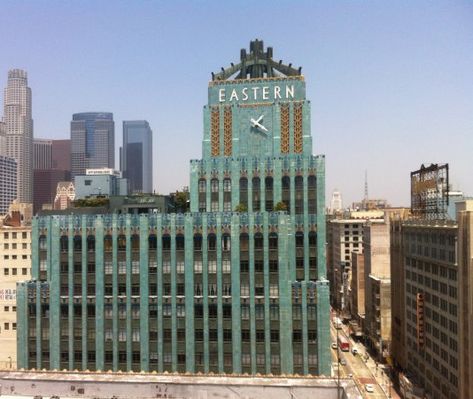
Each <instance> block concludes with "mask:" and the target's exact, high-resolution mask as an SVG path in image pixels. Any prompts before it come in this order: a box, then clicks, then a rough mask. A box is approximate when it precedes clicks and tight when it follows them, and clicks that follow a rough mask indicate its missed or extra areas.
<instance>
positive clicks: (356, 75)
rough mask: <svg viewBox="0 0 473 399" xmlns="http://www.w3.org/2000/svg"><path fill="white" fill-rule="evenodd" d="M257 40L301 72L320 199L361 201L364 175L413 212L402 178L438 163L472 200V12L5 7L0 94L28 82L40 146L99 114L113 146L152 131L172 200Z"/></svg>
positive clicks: (449, 7)
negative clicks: (17, 77)
mask: <svg viewBox="0 0 473 399" xmlns="http://www.w3.org/2000/svg"><path fill="white" fill-rule="evenodd" d="M255 38H259V39H263V40H264V41H265V46H266V45H269V46H272V47H273V48H274V58H275V59H283V60H284V61H285V62H286V63H290V62H291V63H293V65H294V66H296V67H298V66H302V72H303V74H304V75H305V77H306V82H307V97H308V99H310V100H311V103H312V135H313V136H314V149H313V152H314V154H320V153H322V154H325V155H326V160H327V164H326V168H327V172H326V176H327V185H326V193H327V199H328V200H329V199H330V197H331V193H332V191H333V190H334V189H335V188H338V189H339V190H340V191H341V192H342V194H343V199H344V204H345V205H348V204H349V203H351V202H352V201H355V200H359V199H361V198H362V197H363V193H364V174H365V169H366V170H367V171H368V180H369V194H370V197H377V198H387V199H388V200H389V201H390V202H391V204H393V205H408V204H409V172H410V171H412V170H416V169H418V168H419V167H420V165H421V164H422V163H425V164H430V163H432V162H433V163H444V162H448V163H449V164H450V180H451V182H452V184H453V188H454V189H461V190H463V191H464V192H465V193H467V194H469V195H473V168H472V164H473V162H472V158H473V3H472V2H470V1H465V2H454V1H446V2H443V1H435V2H432V1H428V2H423V1H415V2H413V1H406V2H403V1H384V2H383V1H376V2H375V1H373V2H369V1H363V2H354V1H351V2H334V1H318V2H315V1H307V2H303V1H301V2H296V1H290V2H289V1H287V2H286V1H233V2H226V1H215V2H207V1H194V2H181V1H162V2H159V1H74V2H72V1H55V2H53V1H29V2H26V1H18V0H15V1H6V0H2V2H1V3H0V86H1V87H4V86H5V85H6V80H7V71H8V70H9V69H11V68H24V69H26V70H27V71H28V78H29V85H30V87H31V88H32V90H33V118H34V135H35V137H41V138H69V124H70V120H71V117H72V114H73V113H76V112H84V111H107V112H113V114H114V119H115V124H116V129H115V130H116V133H115V134H116V143H117V147H118V145H119V144H121V141H122V121H123V120H130V119H147V120H148V121H149V122H150V125H151V127H152V129H153V133H154V147H155V148H154V153H155V173H154V174H155V178H154V185H155V188H156V189H157V190H158V191H159V192H162V193H167V192H169V191H173V190H175V189H178V188H181V187H182V186H185V185H187V184H188V180H189V159H198V158H200V157H201V138H202V129H203V127H202V107H203V105H204V104H205V103H206V101H207V83H208V81H209V80H210V73H211V72H212V71H218V70H219V69H220V67H222V66H225V67H226V66H228V65H229V64H230V62H236V61H238V60H239V57H240V49H241V48H248V45H249V42H250V40H252V39H255ZM0 96H1V101H2V103H3V93H1V94H0ZM117 164H118V157H117Z"/></svg>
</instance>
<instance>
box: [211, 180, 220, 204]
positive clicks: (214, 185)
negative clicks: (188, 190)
mask: <svg viewBox="0 0 473 399" xmlns="http://www.w3.org/2000/svg"><path fill="white" fill-rule="evenodd" d="M210 189H211V193H210V211H211V212H218V201H219V199H218V180H217V179H212V180H211V181H210Z"/></svg>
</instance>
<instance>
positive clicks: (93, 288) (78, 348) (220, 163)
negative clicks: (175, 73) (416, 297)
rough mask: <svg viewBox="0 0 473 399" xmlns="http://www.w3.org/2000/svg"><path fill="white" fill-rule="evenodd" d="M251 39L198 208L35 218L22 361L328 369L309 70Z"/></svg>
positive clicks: (225, 79)
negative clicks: (275, 55) (307, 83)
mask: <svg viewBox="0 0 473 399" xmlns="http://www.w3.org/2000/svg"><path fill="white" fill-rule="evenodd" d="M250 46H251V47H250V51H249V53H247V52H246V51H245V50H242V51H241V59H240V62H238V63H237V64H233V63H232V64H231V66H230V67H228V68H226V69H225V68H222V70H221V72H219V73H217V74H212V80H211V82H210V83H209V89H208V95H209V96H208V104H207V105H206V106H205V107H204V138H203V156H202V159H201V160H198V161H197V160H196V161H191V171H190V212H189V213H186V214H154V213H149V214H140V215H132V214H117V213H110V214H96V215H90V214H87V215H85V214H80V213H77V214H70V215H55V216H40V217H36V218H35V219H34V221H33V240H32V251H33V253H32V259H33V264H32V276H33V279H32V281H29V282H24V283H20V284H19V286H18V294H17V295H18V307H17V312H18V365H19V367H24V368H36V369H42V368H46V369H79V370H85V369H89V370H135V371H138V370H144V371H153V370H156V371H158V372H163V371H178V372H191V373H194V372H203V373H208V372H214V373H249V374H256V373H261V374H269V373H272V374H295V373H298V374H315V375H318V374H324V375H329V374H330V364H331V361H330V331H329V286H328V281H327V279H326V266H325V213H324V209H325V200H324V195H325V193H324V186H325V163H324V157H323V156H314V155H312V153H311V152H312V136H311V133H310V102H309V101H308V100H307V99H306V96H305V80H304V77H303V76H302V75H301V71H300V69H294V68H292V67H291V64H289V65H285V64H283V63H282V62H276V61H274V60H273V59H272V49H271V48H267V49H266V51H265V50H264V48H263V43H262V42H261V41H258V40H256V41H253V42H251V45H250Z"/></svg>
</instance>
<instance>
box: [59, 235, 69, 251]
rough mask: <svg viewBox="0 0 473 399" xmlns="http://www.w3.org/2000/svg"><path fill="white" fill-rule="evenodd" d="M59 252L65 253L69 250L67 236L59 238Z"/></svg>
mask: <svg viewBox="0 0 473 399" xmlns="http://www.w3.org/2000/svg"><path fill="white" fill-rule="evenodd" d="M60 246H61V252H67V251H68V249H69V237H68V236H61V242H60Z"/></svg>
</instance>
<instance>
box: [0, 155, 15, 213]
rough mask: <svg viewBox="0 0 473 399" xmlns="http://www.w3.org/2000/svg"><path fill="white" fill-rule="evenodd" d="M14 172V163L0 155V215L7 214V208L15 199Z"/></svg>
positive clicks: (11, 159) (12, 160)
mask: <svg viewBox="0 0 473 399" xmlns="http://www.w3.org/2000/svg"><path fill="white" fill-rule="evenodd" d="M16 171H17V164H16V161H15V160H14V159H13V158H9V157H5V156H3V155H0V215H5V214H6V213H7V212H8V207H9V206H10V204H11V203H12V202H13V201H14V200H15V199H16V197H17V187H16V182H17V181H16V175H17V172H16Z"/></svg>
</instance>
